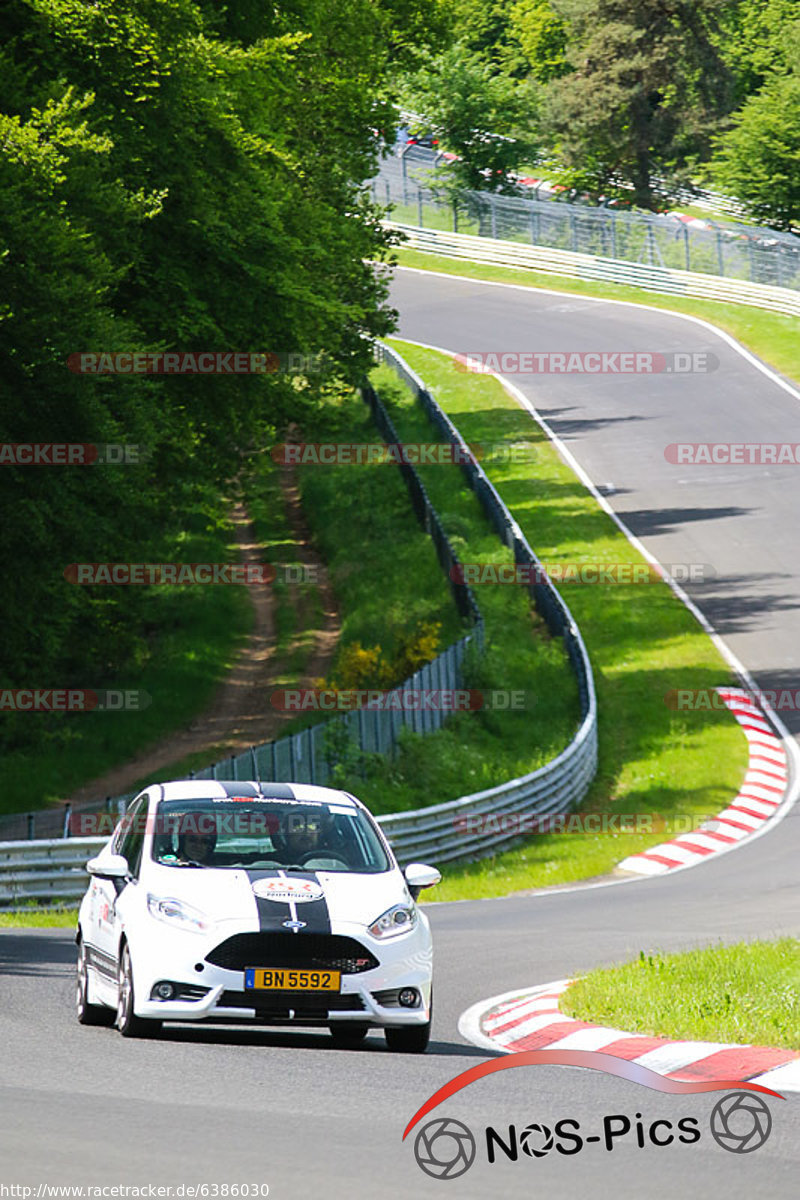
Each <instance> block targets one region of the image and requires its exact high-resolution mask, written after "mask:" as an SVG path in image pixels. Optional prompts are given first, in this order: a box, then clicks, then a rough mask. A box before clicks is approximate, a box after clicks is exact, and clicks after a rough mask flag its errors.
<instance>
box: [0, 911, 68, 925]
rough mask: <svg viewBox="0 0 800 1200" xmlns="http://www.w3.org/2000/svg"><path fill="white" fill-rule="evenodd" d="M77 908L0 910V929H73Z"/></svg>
mask: <svg viewBox="0 0 800 1200" xmlns="http://www.w3.org/2000/svg"><path fill="white" fill-rule="evenodd" d="M77 924H78V910H77V908H43V909H33V908H32V909H31V910H30V912H26V911H25V910H24V909H23V910H22V911H21V912H13V913H9V912H1V911H0V929H74V928H75V926H76V925H77Z"/></svg>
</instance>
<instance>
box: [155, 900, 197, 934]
mask: <svg viewBox="0 0 800 1200" xmlns="http://www.w3.org/2000/svg"><path fill="white" fill-rule="evenodd" d="M147 908H148V911H149V913H150V916H151V917H155V919H156V920H157V921H165V922H166V923H167V925H178V926H179V927H180V928H181V929H185V930H187V931H188V932H189V933H206V932H207V930H209V929H210V928H211V921H210V920H209V919H208V917H207V916H206V915H205V913H201V912H200V910H199V909H197V908H192V906H191V904H184V903H183V901H182V900H173V899H172V898H171V897H168V896H148V897H147Z"/></svg>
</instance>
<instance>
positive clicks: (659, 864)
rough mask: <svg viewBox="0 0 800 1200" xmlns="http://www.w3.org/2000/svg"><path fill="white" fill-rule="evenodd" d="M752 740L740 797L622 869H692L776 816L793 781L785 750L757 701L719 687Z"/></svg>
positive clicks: (625, 861)
mask: <svg viewBox="0 0 800 1200" xmlns="http://www.w3.org/2000/svg"><path fill="white" fill-rule="evenodd" d="M716 690H717V693H718V695H719V696H720V697H721V699H722V700H723V701H724V703H725V704H726V705H727V707H728V708H729V709H730V710H731V712H732V713H733V715H734V716H735V717H736V720H737V721H738V722H739V724H740V725H741V727H742V730H743V731H744V735H745V737H746V738H747V743H748V748H749V751H750V761H749V763H748V767H747V772H746V774H745V777H744V783H743V784H742V787H741V789H740V791H739V794H738V795H737V796H736V798H735V799H734V800H733V801H732V802H731V803H730V804H729V805H728V807H727V808H726V809H723V811H722V812H721V813H720V814H719V816H717V817H715V818H714V819H713V820H711V821H706V822H705V824H703V825H700V826H698V828H697V829H695V830H692V832H691V833H684V834H680V835H679V836H678V837H675V838H672V840H671V841H668V842H662V843H661V844H660V845H658V846H653V847H652V849H650V850H645V851H643V852H642V853H641V854H631V855H630V856H629V857H628V858H625V859H623V860H622V862H621V863H619V864H618V866H617V870H619V871H630V872H632V873H633V874H636V875H662V874H664V873H666V872H667V871H674V870H675V869H676V868H677V867H690V866H694V865H695V864H696V863H699V862H702V861H703V860H704V859H708V857H709V856H710V855H713V854H719V853H720V851H723V850H730V849H731V848H732V847H733V846H735V845H736V844H737V842H741V841H743V840H744V839H745V838H748V837H750V836H751V835H752V834H753V833H755V832H756V830H758V829H760V828H761V826H762V825H764V824H765V822H767V821H769V820H770V818H771V817H773V816H774V815H775V813H776V812H777V811H778V809H779V808H780V806H781V803H782V801H783V798H784V796H785V794H786V789H787V786H788V783H789V772H788V766H787V760H786V751H785V750H784V748H783V744H782V742H781V740H780V738H779V737H778V736H777V735H776V733H775V732H774V730H773V728H772V726H771V725H770V723H769V721H768V720H767V719H766V717H765V716H764V713H763V712H762V710H761V709H760V708H759V706H758V705H757V704H756V703H755V702H754V701H753V699H752V697H751V696H750V695H749V694H748V693H747V692H745V691H742V690H741V689H740V688H717V689H716Z"/></svg>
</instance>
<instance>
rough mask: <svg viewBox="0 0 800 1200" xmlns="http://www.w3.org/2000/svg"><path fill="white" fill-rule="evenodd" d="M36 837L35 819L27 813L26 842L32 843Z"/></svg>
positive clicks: (31, 814)
mask: <svg viewBox="0 0 800 1200" xmlns="http://www.w3.org/2000/svg"><path fill="white" fill-rule="evenodd" d="M35 837H36V817H35V816H34V814H33V813H28V841H29V842H32V841H33V839H34V838H35Z"/></svg>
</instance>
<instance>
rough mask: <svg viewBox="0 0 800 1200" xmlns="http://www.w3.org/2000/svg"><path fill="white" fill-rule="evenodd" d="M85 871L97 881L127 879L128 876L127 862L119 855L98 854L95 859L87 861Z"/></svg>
mask: <svg viewBox="0 0 800 1200" xmlns="http://www.w3.org/2000/svg"><path fill="white" fill-rule="evenodd" d="M86 870H87V871H88V872H89V874H90V875H96V876H97V878H98V879H127V877H128V875H130V867H129V866H128V860H127V858H125V857H123V855H121V854H106V855H105V856H104V855H102V854H98V856H97V858H90V859H89V861H88V862H87V864H86Z"/></svg>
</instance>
